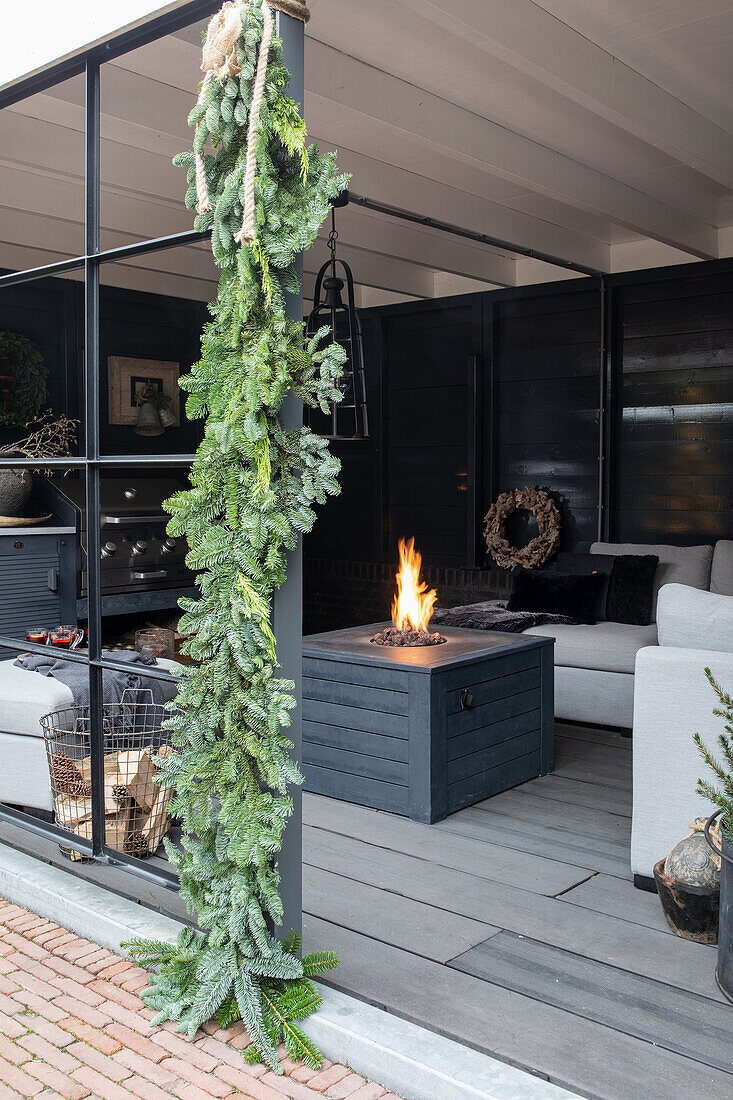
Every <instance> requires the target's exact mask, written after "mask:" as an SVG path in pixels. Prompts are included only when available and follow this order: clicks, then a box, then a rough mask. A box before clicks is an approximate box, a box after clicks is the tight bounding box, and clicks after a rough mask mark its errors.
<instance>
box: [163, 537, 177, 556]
mask: <svg viewBox="0 0 733 1100" xmlns="http://www.w3.org/2000/svg"><path fill="white" fill-rule="evenodd" d="M175 548H176V540H175V539H166V540H165V542H162V543H161V544H160V551H161V553H162V554H172V553H173V551H174V550H175Z"/></svg>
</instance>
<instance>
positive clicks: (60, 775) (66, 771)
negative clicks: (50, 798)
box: [49, 749, 88, 794]
mask: <svg viewBox="0 0 733 1100" xmlns="http://www.w3.org/2000/svg"><path fill="white" fill-rule="evenodd" d="M49 772H50V773H51V785H52V787H53V788H54V789H55V790H56V792H57V793H59V794H75V793H76V791H75V790H72V789H71V788H72V787H74V788H76V787H79V786H80V785H81V786H88V784H85V783H84V779H83V776H82V774H81V772H80V771H79V769H78V768H77V766H76V764H75V763H74V761H73V760H72V759H71V757H69V756H67V755H66V753H65V752H64V751H63V749H59V751H58V752H55V753H54V754H53V756H52V757H51V763H50V765H49ZM84 793H86V792H84Z"/></svg>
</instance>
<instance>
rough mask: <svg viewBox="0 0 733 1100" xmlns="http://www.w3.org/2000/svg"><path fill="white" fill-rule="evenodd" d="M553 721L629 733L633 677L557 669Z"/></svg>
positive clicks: (577, 669)
mask: <svg viewBox="0 0 733 1100" xmlns="http://www.w3.org/2000/svg"><path fill="white" fill-rule="evenodd" d="M555 717H556V718H562V719H565V720H567V721H569V722H583V723H584V725H589V726H623V727H624V728H625V729H631V723H632V721H633V717H634V677H633V676H632V675H631V674H630V673H628V672H597V671H596V670H595V669H593V668H570V667H569V666H567V665H556V666H555Z"/></svg>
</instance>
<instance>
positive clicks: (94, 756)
mask: <svg viewBox="0 0 733 1100" xmlns="http://www.w3.org/2000/svg"><path fill="white" fill-rule="evenodd" d="M99 86H100V73H99V64H98V63H97V62H96V61H93V60H91V59H90V58H88V59H87V64H86V164H85V198H86V202H85V240H84V251H85V254H86V255H85V260H84V393H85V401H86V417H85V433H84V436H85V459H86V465H85V472H86V512H87V531H86V550H87V561H86V566H87V590H88V593H89V599H88V607H89V610H88V621H89V662H90V663H89V733H90V742H91V744H90V752H91V773H92V850H93V852H94V854H95V855H101V854H102V853H103V851H104V840H105V830H104V741H103V729H104V722H103V714H102V669H101V667H100V665H99V664H98V663H97V662H98V661H99V659H100V657H101V653H102V598H101V585H100V569H99V564H100V551H101V547H100V531H99V516H100V511H101V508H100V491H99V267H98V264H97V260H96V256H97V253H98V252H99V204H100V165H99V158H100V141H99V131H100V103H99V100H100V93H99Z"/></svg>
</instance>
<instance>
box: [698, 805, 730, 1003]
mask: <svg viewBox="0 0 733 1100" xmlns="http://www.w3.org/2000/svg"><path fill="white" fill-rule="evenodd" d="M722 812H723V811H722V810H716V811H715V813H714V814H712V815H711V816H710V817H709V818H708V820H707V823H706V825H705V838H706V840H707V842H708V844H709V845H710V847H711V848H712V849H713V851H714V852H715V853H716V854H717V855H719V856H720V926H719V930H718V967H717V969H716V971H715V977H716V979H717V982H718V985H719V986H720V991H721V993H724V994H725V996H726V997H727V998H728V1000H729V1001H733V844H732V843H731V841H730V840H729V839H728V837H727V836H726V834H725V830H724V829H721V830H720V841H721V847H720V848H718V846H717V845H716V843H715V841H714V840H713V838H712V837H711V835H710V828H711V826H712V825H714V824H715V822H716V821H717V819H718V818H719V817H720V815H721V814H722Z"/></svg>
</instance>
